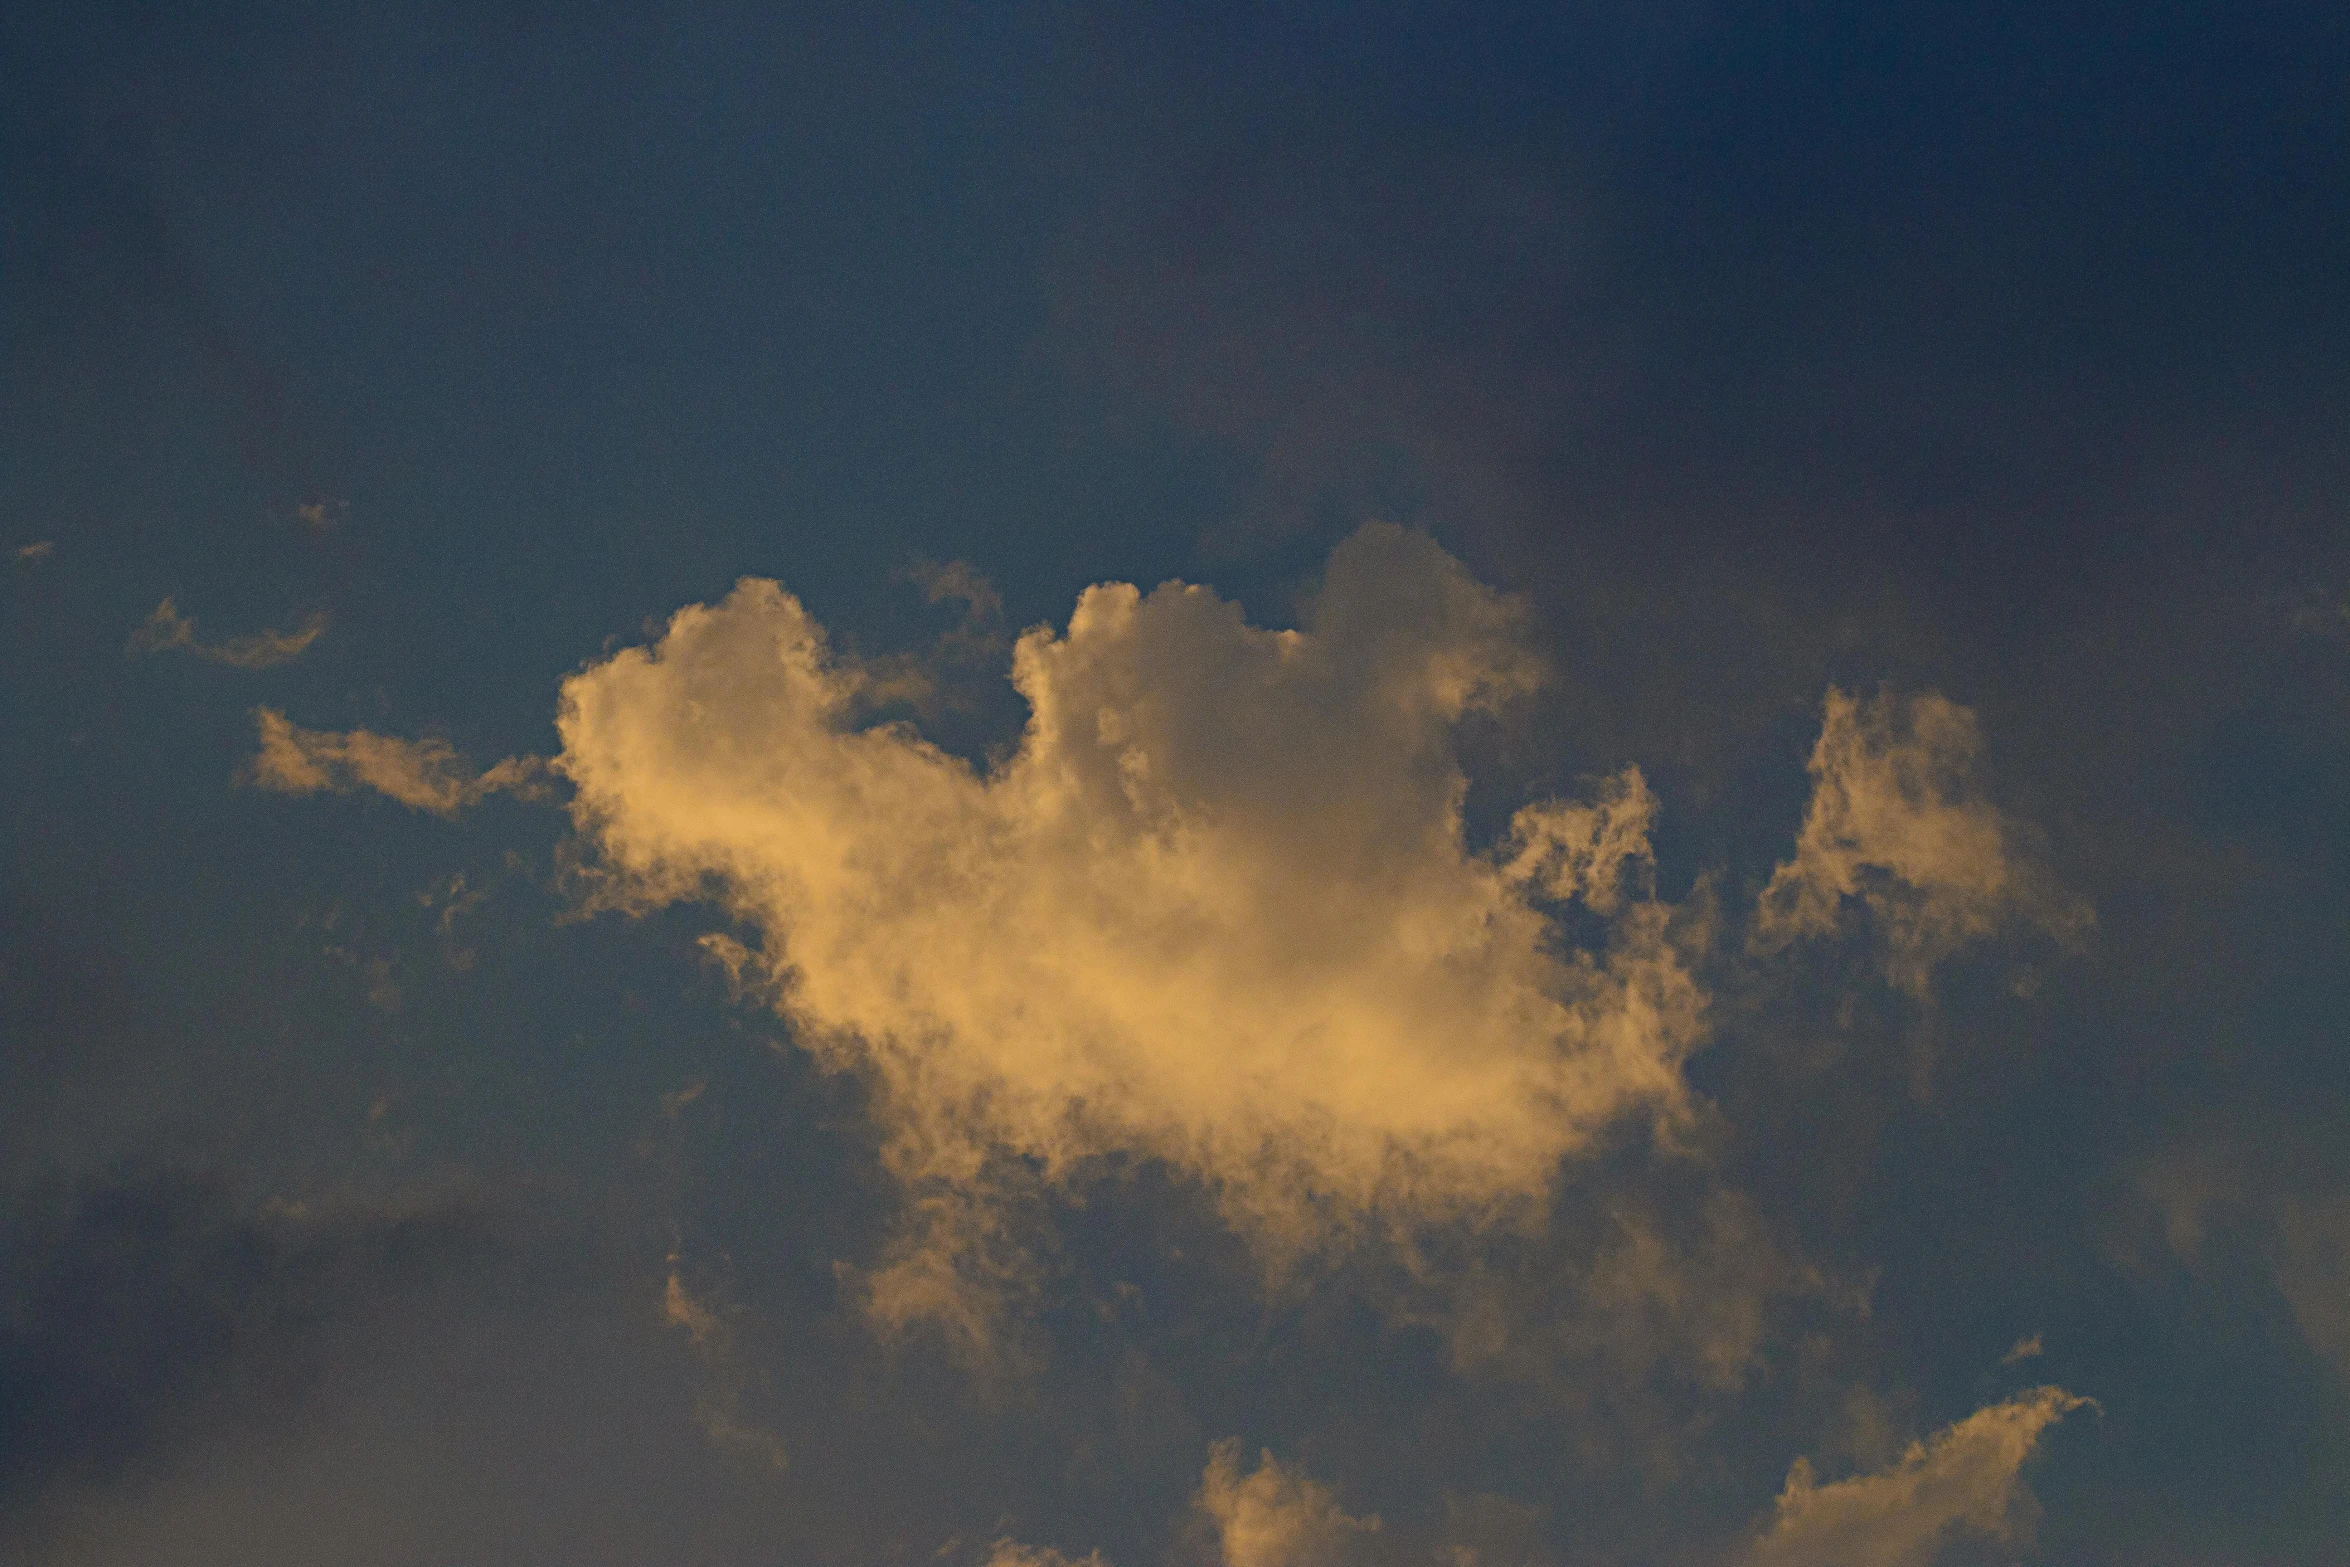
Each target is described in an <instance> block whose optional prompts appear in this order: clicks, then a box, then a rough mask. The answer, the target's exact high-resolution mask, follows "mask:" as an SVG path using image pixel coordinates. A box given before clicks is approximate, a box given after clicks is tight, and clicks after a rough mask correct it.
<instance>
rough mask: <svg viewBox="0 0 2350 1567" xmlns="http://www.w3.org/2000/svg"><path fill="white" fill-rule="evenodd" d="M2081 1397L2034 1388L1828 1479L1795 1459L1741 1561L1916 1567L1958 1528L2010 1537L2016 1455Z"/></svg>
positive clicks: (2021, 1501)
mask: <svg viewBox="0 0 2350 1567" xmlns="http://www.w3.org/2000/svg"><path fill="white" fill-rule="evenodd" d="M2088 1402H2089V1400H2087V1399H2083V1398H2078V1397H2075V1396H2074V1395H2073V1394H2071V1393H2068V1392H2066V1391H2065V1390H2064V1389H2062V1388H2057V1387H2042V1388H2034V1389H2032V1390H2031V1391H2029V1392H2026V1393H2021V1394H2018V1395H2017V1396H2016V1397H2014V1398H2012V1399H2009V1400H2008V1401H2007V1402H2005V1403H2001V1404H1993V1405H1991V1406H1990V1407H1989V1408H1987V1409H1979V1410H1977V1411H1975V1412H1974V1413H1973V1414H1971V1415H1969V1416H1967V1417H1966V1418H1965V1419H1964V1420H1961V1421H1959V1422H1958V1423H1957V1424H1956V1425H1953V1426H1950V1427H1948V1428H1947V1429H1945V1430H1943V1431H1940V1432H1937V1433H1936V1434H1935V1435H1934V1436H1933V1437H1932V1438H1931V1439H1930V1440H1928V1441H1925V1442H1919V1443H1914V1444H1912V1445H1911V1447H1910V1449H1909V1451H1908V1452H1907V1453H1906V1454H1904V1455H1903V1456H1902V1458H1901V1461H1900V1462H1898V1463H1896V1464H1894V1465H1893V1466H1892V1467H1890V1468H1888V1469H1882V1470H1879V1471H1877V1472H1875V1473H1873V1474H1862V1475H1855V1476H1853V1477H1852V1478H1851V1479H1849V1480H1838V1481H1835V1482H1833V1483H1831V1484H1828V1485H1822V1484H1820V1483H1819V1482H1818V1481H1817V1480H1816V1478H1815V1477H1814V1475H1813V1472H1812V1466H1811V1464H1810V1462H1809V1461H1808V1460H1806V1459H1801V1458H1798V1459H1797V1460H1796V1461H1795V1464H1794V1467H1793V1468H1792V1469H1790V1470H1789V1471H1788V1474H1787V1488H1786V1490H1785V1491H1784V1492H1782V1493H1781V1494H1780V1497H1779V1500H1778V1505H1777V1507H1776V1508H1775V1510H1774V1511H1773V1514H1772V1517H1771V1520H1770V1522H1769V1524H1768V1525H1767V1526H1766V1527H1765V1528H1764V1530H1763V1532H1762V1534H1761V1535H1760V1537H1759V1538H1757V1539H1756V1540H1755V1542H1754V1544H1753V1546H1752V1549H1751V1550H1750V1551H1749V1552H1748V1554H1747V1556H1746V1558H1745V1562H1746V1567H1782V1564H1785V1567H1925V1564H1926V1563H1928V1562H1930V1561H1932V1560H1933V1559H1934V1556H1935V1554H1936V1553H1937V1552H1938V1551H1940V1550H1941V1549H1942V1547H1943V1546H1944V1545H1945V1544H1947V1543H1948V1542H1949V1541H1950V1540H1951V1539H1952V1538H1953V1537H1954V1536H1955V1535H1958V1534H1961V1533H1971V1534H1974V1535H1978V1536H1982V1537H1985V1538H1988V1539H1991V1540H1993V1541H1997V1542H2001V1543H2006V1542H2010V1541H2013V1540H2015V1539H2017V1538H2019V1537H2020V1536H2021V1535H2022V1534H2023V1533H2024V1532H2025V1530H2026V1529H2027V1528H2028V1527H2029V1522H2030V1517H2031V1499H2030V1494H2029V1493H2028V1492H2027V1491H2026V1490H2025V1488H2024V1486H2023V1482H2022V1480H2021V1478H2020V1474H2021V1471H2022V1469H2023V1464H2024V1460H2025V1459H2026V1458H2028V1457H2030V1456H2031V1453H2032V1449H2033V1447H2034V1446H2035V1445H2036V1444H2037V1443H2038V1441H2039V1439H2040V1433H2041V1432H2042V1431H2045V1430H2046V1429H2047V1428H2048V1427H2049V1426H2050V1425H2052V1424H2054V1423H2055V1422H2056V1421H2057V1420H2058V1419H2060V1418H2062V1417H2063V1416H2064V1415H2065V1414H2066V1413H2067V1412H2069V1411H2071V1410H2075V1409H2078V1408H2080V1407H2081V1406H2082V1405H2084V1404H2086V1403H2088Z"/></svg>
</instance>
